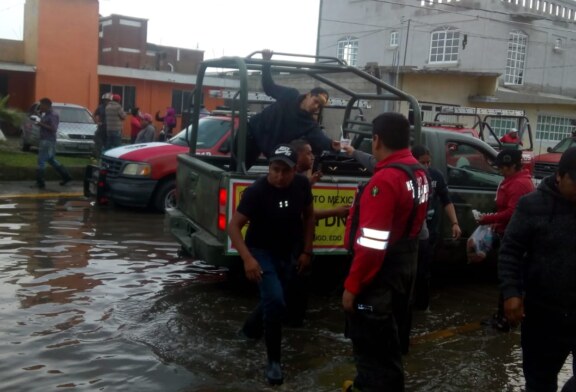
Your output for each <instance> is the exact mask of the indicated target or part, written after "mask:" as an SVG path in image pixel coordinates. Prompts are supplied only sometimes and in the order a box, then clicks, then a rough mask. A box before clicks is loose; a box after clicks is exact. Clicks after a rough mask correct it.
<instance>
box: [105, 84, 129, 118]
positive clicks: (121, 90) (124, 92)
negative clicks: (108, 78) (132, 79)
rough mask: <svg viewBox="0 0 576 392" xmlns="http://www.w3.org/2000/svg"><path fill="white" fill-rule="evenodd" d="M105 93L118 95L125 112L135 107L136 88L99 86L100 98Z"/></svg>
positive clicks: (110, 85) (111, 85) (109, 85)
mask: <svg viewBox="0 0 576 392" xmlns="http://www.w3.org/2000/svg"><path fill="white" fill-rule="evenodd" d="M105 93H112V94H118V95H120V96H121V97H122V101H121V102H120V104H121V105H122V109H124V111H125V112H129V111H130V109H132V108H135V107H136V87H134V86H118V85H113V84H101V85H100V97H101V96H102V95H103V94H105Z"/></svg>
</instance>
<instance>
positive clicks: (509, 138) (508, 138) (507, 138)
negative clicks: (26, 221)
mask: <svg viewBox="0 0 576 392" xmlns="http://www.w3.org/2000/svg"><path fill="white" fill-rule="evenodd" d="M500 141H501V142H502V143H507V144H518V145H520V146H521V145H522V139H520V137H519V136H518V130H517V129H516V128H510V130H509V131H508V133H507V134H506V135H504V136H502V137H501V138H500Z"/></svg>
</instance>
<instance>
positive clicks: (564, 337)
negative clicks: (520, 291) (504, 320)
mask: <svg viewBox="0 0 576 392" xmlns="http://www.w3.org/2000/svg"><path fill="white" fill-rule="evenodd" d="M570 353H572V356H573V357H574V355H575V354H576V315H572V316H566V315H560V314H551V313H550V312H546V311H541V310H535V309H530V308H527V309H526V317H525V319H524V321H523V322H522V367H523V370H524V378H525V379H526V392H549V391H550V392H555V391H556V390H557V388H558V386H557V384H558V373H559V372H560V369H561V368H562V366H563V365H564V362H565V361H566V358H568V355H569V354H570ZM575 372H576V361H574V362H573V364H572V373H573V374H574V373H575Z"/></svg>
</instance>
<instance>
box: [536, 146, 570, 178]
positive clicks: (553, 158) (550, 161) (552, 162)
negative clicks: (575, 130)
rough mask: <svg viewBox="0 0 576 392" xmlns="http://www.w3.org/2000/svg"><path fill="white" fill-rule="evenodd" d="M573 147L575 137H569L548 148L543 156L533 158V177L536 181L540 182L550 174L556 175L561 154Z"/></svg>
mask: <svg viewBox="0 0 576 392" xmlns="http://www.w3.org/2000/svg"><path fill="white" fill-rule="evenodd" d="M575 146H576V136H570V137H567V138H564V139H562V140H560V141H559V142H558V144H556V145H555V146H554V147H548V150H547V151H548V152H546V153H545V154H540V155H537V156H536V157H535V158H534V162H535V163H534V177H535V178H536V179H537V180H541V179H543V178H544V177H547V176H549V175H550V174H554V173H556V170H557V169H558V162H560V157H561V156H562V153H563V152H564V151H566V150H567V149H569V148H570V147H575Z"/></svg>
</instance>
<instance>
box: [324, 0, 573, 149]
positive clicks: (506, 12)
mask: <svg viewBox="0 0 576 392" xmlns="http://www.w3.org/2000/svg"><path fill="white" fill-rule="evenodd" d="M317 39H318V49H317V51H318V54H319V55H325V56H337V57H338V58H340V59H343V60H345V61H347V62H348V64H350V65H354V66H357V67H360V68H367V69H370V70H373V71H374V72H378V74H379V76H380V77H381V78H383V79H384V80H386V81H388V82H390V83H392V84H394V85H397V86H398V87H400V88H401V89H404V90H406V91H408V92H409V93H411V94H412V95H414V96H415V97H416V98H417V99H418V100H419V101H420V102H421V103H422V109H423V112H424V117H425V119H427V120H431V119H433V117H434V114H435V113H436V112H437V111H438V110H439V108H440V107H441V106H443V105H460V106H468V107H485V108H501V109H517V110H524V111H525V113H526V114H527V116H528V118H529V119H530V122H531V124H532V128H533V129H536V135H535V136H536V140H537V143H536V148H537V149H544V148H545V147H547V146H550V145H553V144H555V142H556V141H557V140H560V139H562V138H563V137H565V136H567V135H568V134H570V131H571V130H572V129H573V125H572V124H573V122H574V121H575V120H576V78H574V77H573V75H574V72H575V67H576V3H575V2H574V1H568V0H546V1H545V0H482V1H479V0H418V1H415V0H392V1H368V0H321V4H320V16H319V26H318V38H317ZM534 124H535V125H534ZM493 125H494V126H495V128H496V130H497V131H498V132H499V133H500V134H502V133H504V132H505V131H506V129H507V128H509V125H510V124H509V123H507V121H501V122H500V123H497V124H493Z"/></svg>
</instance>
